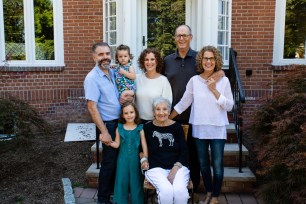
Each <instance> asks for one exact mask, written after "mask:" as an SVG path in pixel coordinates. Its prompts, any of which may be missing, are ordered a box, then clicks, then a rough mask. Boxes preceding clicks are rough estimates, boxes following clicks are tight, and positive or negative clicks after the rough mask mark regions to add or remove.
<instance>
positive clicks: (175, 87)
mask: <svg viewBox="0 0 306 204" xmlns="http://www.w3.org/2000/svg"><path fill="white" fill-rule="evenodd" d="M196 55H197V52H196V51H194V50H192V49H189V51H188V53H187V55H186V56H185V58H181V57H180V56H179V53H178V52H177V51H176V52H174V53H172V54H170V55H168V56H166V57H165V59H164V65H165V68H164V71H163V74H164V75H165V76H166V77H167V78H168V80H169V82H170V85H171V88H172V95H173V102H172V108H173V107H174V106H175V105H176V104H177V103H178V102H179V101H180V100H181V98H182V96H183V94H184V92H185V90H186V85H187V83H188V81H189V79H190V78H191V77H193V76H194V75H196V74H198V73H197V71H196ZM190 110H191V107H189V108H188V109H187V110H185V111H184V112H183V113H182V114H181V115H179V116H177V117H176V118H175V120H179V121H184V122H188V120H189V115H190Z"/></svg>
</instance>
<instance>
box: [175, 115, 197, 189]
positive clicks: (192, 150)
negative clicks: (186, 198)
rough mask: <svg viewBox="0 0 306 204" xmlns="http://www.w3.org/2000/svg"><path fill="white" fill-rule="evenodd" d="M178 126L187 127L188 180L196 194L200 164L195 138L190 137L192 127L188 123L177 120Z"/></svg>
mask: <svg viewBox="0 0 306 204" xmlns="http://www.w3.org/2000/svg"><path fill="white" fill-rule="evenodd" d="M177 122H179V123H180V124H187V125H189V129H188V137H187V145H188V153H189V170H190V178H191V181H192V183H193V190H194V192H196V193H197V191H198V186H199V184H200V164H199V159H198V152H197V149H196V145H195V138H193V137H192V125H191V124H189V123H188V121H180V120H177Z"/></svg>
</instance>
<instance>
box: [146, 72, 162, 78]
mask: <svg viewBox="0 0 306 204" xmlns="http://www.w3.org/2000/svg"><path fill="white" fill-rule="evenodd" d="M159 75H160V74H159V73H154V74H148V73H146V77H147V78H148V79H156V78H157V77H159Z"/></svg>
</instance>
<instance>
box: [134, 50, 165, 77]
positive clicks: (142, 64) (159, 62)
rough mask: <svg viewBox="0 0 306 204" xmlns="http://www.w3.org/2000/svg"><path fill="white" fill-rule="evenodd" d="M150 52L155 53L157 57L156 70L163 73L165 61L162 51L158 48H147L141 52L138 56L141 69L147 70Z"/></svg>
mask: <svg viewBox="0 0 306 204" xmlns="http://www.w3.org/2000/svg"><path fill="white" fill-rule="evenodd" d="M150 53H153V54H154V56H155V59H156V72H157V73H161V71H162V69H163V68H164V61H163V58H162V56H161V54H160V52H159V51H158V50H157V49H156V48H147V49H145V50H143V51H142V52H141V54H140V55H139V58H138V64H139V67H140V69H142V70H143V71H144V72H145V71H146V68H145V58H146V56H147V55H148V54H150Z"/></svg>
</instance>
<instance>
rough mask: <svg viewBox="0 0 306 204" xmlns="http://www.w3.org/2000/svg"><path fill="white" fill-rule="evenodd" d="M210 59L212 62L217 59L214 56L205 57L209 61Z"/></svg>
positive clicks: (205, 60)
mask: <svg viewBox="0 0 306 204" xmlns="http://www.w3.org/2000/svg"><path fill="white" fill-rule="evenodd" d="M208 60H210V61H211V62H214V61H215V60H216V59H215V58H214V57H204V58H203V61H204V62H207V61H208Z"/></svg>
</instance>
